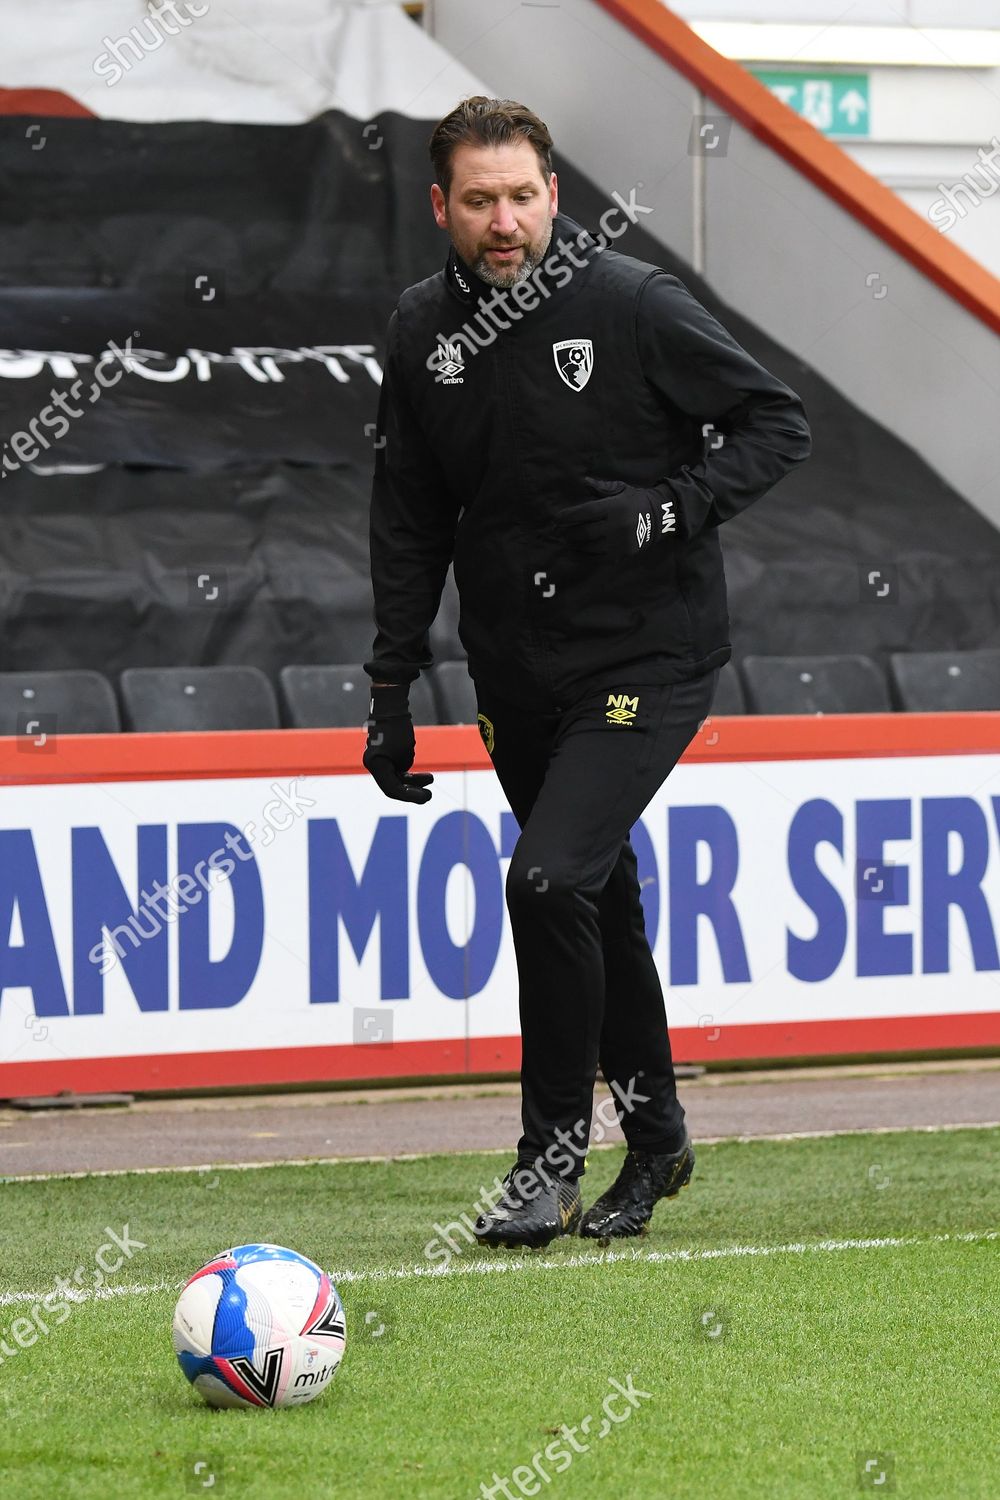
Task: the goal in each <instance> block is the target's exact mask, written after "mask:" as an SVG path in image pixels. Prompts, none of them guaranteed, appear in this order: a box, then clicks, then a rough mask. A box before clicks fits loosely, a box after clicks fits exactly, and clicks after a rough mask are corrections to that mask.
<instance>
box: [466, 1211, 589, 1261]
mask: <svg viewBox="0 0 1000 1500" xmlns="http://www.w3.org/2000/svg"><path fill="white" fill-rule="evenodd" d="M582 1220H583V1204H582V1203H578V1204H577V1206H576V1211H575V1212H574V1213H573V1214H571V1215H570V1219H569V1223H568V1224H567V1225H566V1227H565V1229H563V1228H559V1229H557V1230H556V1231H555V1232H554V1233H553V1234H549V1233H547V1232H543V1233H541V1234H533V1235H531V1236H530V1237H529V1238H527V1239H518V1240H513V1239H486V1238H481V1237H480V1236H479V1235H478V1234H477V1235H476V1243H477V1244H478V1245H482V1246H483V1247H484V1248H485V1249H487V1250H544V1249H545V1246H546V1245H551V1244H552V1241H553V1240H560V1239H567V1238H569V1237H570V1236H571V1235H575V1234H578V1233H579V1231H580V1224H581V1222H582Z"/></svg>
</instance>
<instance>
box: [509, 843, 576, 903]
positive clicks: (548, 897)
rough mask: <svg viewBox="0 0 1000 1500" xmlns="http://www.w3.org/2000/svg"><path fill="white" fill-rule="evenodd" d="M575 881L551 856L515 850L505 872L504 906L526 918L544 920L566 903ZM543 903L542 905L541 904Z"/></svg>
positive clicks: (569, 899) (573, 888)
mask: <svg viewBox="0 0 1000 1500" xmlns="http://www.w3.org/2000/svg"><path fill="white" fill-rule="evenodd" d="M574 890H575V882H574V880H573V879H572V876H571V874H570V872H569V871H567V870H566V869H565V868H564V867H563V866H561V865H560V864H558V863H557V862H556V860H555V859H554V858H553V857H552V855H551V854H550V855H549V856H548V857H547V858H546V856H545V855H544V854H542V853H540V852H539V851H538V850H531V849H530V848H526V849H524V850H523V852H522V850H521V846H520V845H518V847H517V848H516V849H515V850H514V854H513V856H512V858H511V862H510V867H509V868H508V870H507V882H506V895H507V906H508V908H509V909H510V910H511V911H512V912H513V911H515V910H516V911H518V912H519V913H524V914H526V915H527V916H529V917H530V916H538V917H545V916H546V915H547V914H548V913H550V912H551V911H554V910H555V908H557V907H561V906H564V905H566V904H567V903H569V902H570V901H571V900H572V898H573V894H574ZM543 903H544V905H543Z"/></svg>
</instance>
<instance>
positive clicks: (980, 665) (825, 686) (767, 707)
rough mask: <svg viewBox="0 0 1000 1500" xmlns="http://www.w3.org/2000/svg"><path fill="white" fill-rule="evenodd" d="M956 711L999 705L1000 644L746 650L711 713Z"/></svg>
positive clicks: (728, 672)
mask: <svg viewBox="0 0 1000 1500" xmlns="http://www.w3.org/2000/svg"><path fill="white" fill-rule="evenodd" d="M896 709H901V710H903V711H904V712H907V713H945V712H950V713H960V712H970V711H988V710H992V709H1000V650H995V649H992V648H989V649H982V650H976V651H895V652H892V653H890V655H889V670H888V675H887V674H886V673H885V672H884V671H883V670H882V668H881V667H880V666H879V664H878V663H877V662H876V661H874V660H873V658H872V657H870V656H862V655H857V654H848V655H843V656H745V657H744V658H743V660H742V661H741V662H740V663H739V666H738V668H737V666H736V665H735V664H734V663H732V662H729V663H727V664H726V666H725V667H723V669H722V673H721V675H720V679H719V688H718V691H717V693H716V699H715V702H714V704H713V705H712V710H713V712H714V713H718V714H727V713H730V714H739V713H753V714H871V713H890V712H892V711H893V710H896Z"/></svg>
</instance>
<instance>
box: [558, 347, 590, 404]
mask: <svg viewBox="0 0 1000 1500" xmlns="http://www.w3.org/2000/svg"><path fill="white" fill-rule="evenodd" d="M552 357H553V358H554V360H555V362H556V369H557V370H558V371H559V378H560V379H561V380H562V381H564V383H565V384H566V385H568V386H569V388H570V390H571V391H582V390H583V388H584V386H585V385H586V384H587V381H588V380H589V379H590V372H591V370H592V369H593V368H594V346H593V344H592V343H591V341H590V339H560V340H559V342H558V344H553V345H552Z"/></svg>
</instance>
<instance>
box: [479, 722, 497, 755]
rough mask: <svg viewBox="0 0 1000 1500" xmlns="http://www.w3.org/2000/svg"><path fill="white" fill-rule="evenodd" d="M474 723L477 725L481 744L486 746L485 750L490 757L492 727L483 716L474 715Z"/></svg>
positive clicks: (491, 752)
mask: <svg viewBox="0 0 1000 1500" xmlns="http://www.w3.org/2000/svg"><path fill="white" fill-rule="evenodd" d="M476 722H477V724H478V725H479V733H480V734H481V735H482V737H483V744H484V745H485V746H486V749H487V750H488V751H489V753H490V755H492V754H493V725H492V724H491V723H490V721H489V719H488V718H487V717H486V715H485V714H477V715H476Z"/></svg>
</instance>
